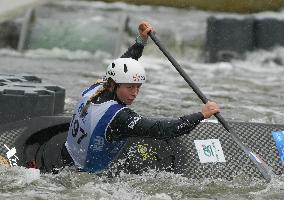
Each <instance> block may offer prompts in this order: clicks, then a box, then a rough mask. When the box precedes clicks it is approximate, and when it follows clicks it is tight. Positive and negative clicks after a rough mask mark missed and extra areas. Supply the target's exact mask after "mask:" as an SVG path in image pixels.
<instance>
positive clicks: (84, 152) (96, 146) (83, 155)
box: [65, 85, 126, 172]
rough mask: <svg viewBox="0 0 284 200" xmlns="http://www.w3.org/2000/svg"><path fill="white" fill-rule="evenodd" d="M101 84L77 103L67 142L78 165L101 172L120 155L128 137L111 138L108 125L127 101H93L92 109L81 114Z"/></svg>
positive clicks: (67, 146) (83, 168)
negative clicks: (107, 131)
mask: <svg viewBox="0 0 284 200" xmlns="http://www.w3.org/2000/svg"><path fill="white" fill-rule="evenodd" d="M100 87H101V85H98V87H96V88H93V89H92V90H90V91H88V92H87V93H85V94H84V97H83V98H82V100H81V101H80V102H79V103H78V104H77V105H76V107H75V110H74V114H73V117H72V120H71V122H70V127H69V131H68V137H67V142H66V144H65V145H66V148H67V150H68V152H69V154H70V156H71V157H72V159H73V161H74V162H75V164H76V166H77V167H79V168H81V169H82V170H84V171H88V172H101V171H103V170H105V169H106V168H107V167H108V166H109V164H110V163H111V162H112V161H113V160H114V159H115V158H116V157H117V155H118V154H119V152H120V150H121V149H122V147H123V146H124V144H125V142H126V140H121V141H112V142H109V141H107V139H106V129H107V127H108V125H109V124H110V123H111V121H112V119H113V118H114V117H115V115H116V114H117V113H118V112H119V111H120V110H121V109H123V108H125V106H124V105H122V104H119V103H118V102H117V101H114V100H111V101H107V102H105V103H101V104H93V103H91V104H90V107H89V108H88V111H87V113H86V114H84V116H83V117H80V114H81V110H82V108H83V107H84V105H85V104H86V102H87V100H88V99H89V96H90V95H91V94H92V93H94V92H96V90H97V89H99V88H100Z"/></svg>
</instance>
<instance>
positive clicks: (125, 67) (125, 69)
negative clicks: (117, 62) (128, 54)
mask: <svg viewBox="0 0 284 200" xmlns="http://www.w3.org/2000/svg"><path fill="white" fill-rule="evenodd" d="M127 71H128V69H127V66H126V64H124V73H126V72H127Z"/></svg>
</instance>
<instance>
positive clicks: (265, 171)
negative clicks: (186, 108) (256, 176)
mask: <svg viewBox="0 0 284 200" xmlns="http://www.w3.org/2000/svg"><path fill="white" fill-rule="evenodd" d="M149 36H150V37H151V39H152V40H153V41H154V43H155V44H156V45H157V46H158V47H159V49H160V50H161V51H162V52H163V54H164V55H165V56H166V57H167V58H168V60H169V61H170V62H171V63H172V65H173V66H174V67H175V68H176V70H177V71H178V72H179V74H180V75H181V76H182V77H183V78H184V80H185V81H186V82H187V83H188V85H189V86H190V87H191V88H192V90H193V91H194V92H195V93H196V94H197V96H198V97H199V98H200V99H201V101H202V102H203V103H204V104H206V103H207V102H208V99H207V98H206V96H205V95H204V94H203V93H202V92H201V91H200V90H199V88H198V87H197V86H196V85H195V83H194V82H193V81H192V80H191V79H190V78H189V76H188V75H187V74H186V73H185V71H184V70H183V69H182V68H181V67H180V65H179V64H178V63H177V61H176V60H175V59H174V58H173V57H172V56H171V54H170V53H169V52H168V51H167V49H166V48H165V47H164V46H163V45H162V43H161V42H160V41H159V40H158V38H157V37H156V36H155V33H149ZM214 115H215V117H216V118H217V119H218V121H219V122H220V123H221V124H222V125H223V127H224V128H225V129H226V130H227V131H228V133H229V134H230V135H231V137H232V138H233V140H234V141H235V142H236V143H237V144H238V145H239V147H240V148H241V149H242V150H243V151H244V152H245V154H246V155H247V156H248V157H249V158H250V160H251V161H252V162H253V163H254V164H255V166H256V167H257V168H258V169H259V171H260V173H261V174H262V175H263V177H264V178H265V180H266V181H267V182H270V180H271V174H270V169H269V167H268V165H267V164H266V163H265V162H264V161H263V160H262V159H261V158H260V157H259V156H258V155H257V154H255V153H254V152H253V151H252V150H251V149H250V148H248V147H247V146H246V145H245V144H243V143H242V141H241V140H240V138H239V137H238V136H237V135H236V134H235V133H234V131H233V130H232V129H231V128H230V126H229V125H228V123H227V122H226V120H225V119H224V118H223V117H222V116H221V114H220V113H216V114H214Z"/></svg>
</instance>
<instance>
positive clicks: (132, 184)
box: [0, 1, 284, 200]
mask: <svg viewBox="0 0 284 200" xmlns="http://www.w3.org/2000/svg"><path fill="white" fill-rule="evenodd" d="M62 5H64V6H62ZM50 7H51V8H52V9H50V8H49V9H47V8H46V7H45V8H41V12H39V13H38V15H39V19H38V22H36V25H35V27H34V30H33V33H32V37H31V43H30V49H29V50H27V51H25V52H23V53H19V52H17V51H15V50H11V49H0V72H1V73H7V74H19V73H20V74H22V73H29V74H33V75H37V76H39V77H41V78H42V79H43V80H44V81H47V82H51V83H53V84H55V85H60V86H62V87H64V88H65V89H66V101H65V102H66V105H65V113H64V114H65V115H70V113H71V112H72V109H73V106H74V104H75V102H76V101H77V100H78V99H79V95H80V92H81V91H82V90H83V89H84V88H85V87H87V86H88V85H90V84H91V83H93V82H94V81H95V80H96V79H97V78H100V77H101V76H102V75H103V74H104V71H105V68H106V66H107V65H108V63H109V62H110V61H111V60H112V59H113V58H114V57H115V56H114V54H113V53H114V52H113V49H114V46H116V45H117V40H121V41H120V42H121V43H120V45H119V46H120V47H121V48H120V49H121V52H120V53H123V51H125V50H126V48H127V47H128V45H129V44H130V43H131V42H133V40H134V37H135V33H136V27H137V25H138V22H139V21H141V20H144V19H146V20H148V21H150V22H151V23H152V24H153V25H154V27H155V28H156V31H157V35H158V36H159V37H160V38H161V41H162V42H163V43H164V44H165V45H166V46H167V47H168V49H169V51H170V52H171V53H172V55H173V56H174V57H175V58H176V59H177V60H178V61H179V63H180V64H181V66H182V67H183V68H184V70H185V71H186V73H187V74H188V75H189V76H190V77H191V78H192V79H193V81H195V83H196V84H197V85H198V86H199V87H200V89H201V91H203V92H204V94H205V95H206V96H207V97H208V98H209V99H212V100H214V101H216V102H218V103H219V104H220V106H221V109H222V115H223V116H224V117H225V118H226V119H228V120H230V121H244V122H261V123H269V124H284V87H283V85H284V79H283V76H284V66H283V65H282V64H281V61H283V60H284V48H283V47H276V48H274V49H272V50H270V51H264V50H259V51H255V52H250V53H247V54H246V55H245V58H244V59H243V60H232V61H231V62H222V63H215V64H210V63H206V62H205V61H204V60H205V58H204V55H205V53H204V50H203V49H204V40H205V33H206V18H207V17H208V16H209V15H215V14H216V13H209V12H203V11H197V10H178V9H173V8H163V7H159V8H157V7H149V6H130V5H126V4H121V3H119V4H104V3H101V2H96V3H86V2H83V3H77V2H75V1H71V2H64V3H63V4H60V6H50ZM58 10H59V11H60V12H59V11H58ZM124 14H127V15H128V16H130V21H129V29H130V30H128V33H126V32H125V33H122V34H121V33H120V28H119V27H120V26H122V23H121V21H120V20H118V19H119V18H120V19H125V15H124ZM218 14H220V13H218ZM266 14H267V13H263V15H266ZM283 14H284V13H283ZM259 15H260V16H261V15H262V14H259ZM277 15H282V13H281V12H280V13H277ZM106 21H107V22H109V23H108V24H107V25H106ZM74 22H77V23H74ZM58 24H60V26H61V27H62V29H64V31H65V32H64V31H63V32H62V31H61V30H57V31H55V30H56V28H55V30H52V28H50V29H51V30H50V31H47V29H46V27H48V26H49V25H54V26H56V25H58ZM98 24H99V26H102V27H103V30H102V31H101V32H100V31H95V30H94V29H92V27H96V26H98ZM92 25H94V26H92ZM86 27H89V29H84V28H86ZM68 30H69V31H70V32H68V34H67V35H68V36H66V37H64V38H61V39H60V38H59V36H60V35H61V36H62V34H63V33H65V34H66V31H68ZM74 32H75V33H76V34H74ZM87 32H88V33H93V34H97V35H96V36H97V37H99V36H100V37H102V38H101V40H100V41H94V43H91V42H90V41H89V39H90V38H91V39H93V38H92V37H91V35H92V34H87ZM79 33H80V34H82V35H83V36H80V37H79V39H78V38H76V37H75V36H78V34H79ZM63 35H64V34H63ZM48 36H53V39H52V40H51V39H48V38H49V37H48ZM103 36H105V37H107V38H104V37H103ZM58 38H59V39H58ZM91 39H90V40H91ZM72 42H73V44H72ZM54 44H58V45H57V46H58V47H59V48H53V46H55V45H54ZM75 44H76V45H77V46H80V47H81V48H80V49H79V50H78V49H74V47H76V45H75ZM92 44H96V45H92ZM103 44H105V45H106V46H103ZM64 45H65V46H64ZM112 45H113V46H112ZM99 47H102V48H99ZM116 48H117V47H116ZM279 61H280V62H279ZM141 62H142V63H143V64H144V65H145V67H146V72H147V76H148V80H147V83H146V84H144V85H143V86H142V88H141V91H140V94H139V96H138V97H137V99H136V102H135V103H134V105H133V106H132V108H133V109H134V110H136V111H137V112H138V113H140V114H142V115H145V116H149V117H154V116H155V117H179V116H181V115H183V114H188V113H191V112H196V111H199V110H200V107H201V101H200V100H199V99H198V98H197V96H196V95H195V94H194V93H193V91H192V90H191V89H190V88H189V86H188V85H187V84H186V83H185V81H184V80H183V79H182V78H181V77H180V75H179V74H178V73H177V72H176V71H175V69H174V68H173V67H172V66H171V64H170V63H169V62H168V61H167V59H166V58H165V57H164V56H163V55H162V53H161V52H160V51H159V50H158V49H157V47H156V46H155V45H154V44H153V42H151V41H149V44H148V45H147V47H146V49H145V51H144V55H143V56H142V58H141ZM0 180H1V183H0V191H1V193H0V199H151V200H154V199H155V200H157V199H164V200H168V199H200V200H201V199H202V200H204V199H267V200H268V199H284V177H283V176H280V177H279V176H278V177H274V178H273V180H272V181H271V183H269V184H266V183H264V182H263V181H261V180H254V181H252V180H246V179H244V180H234V181H230V182H228V181H223V180H210V179H209V180H207V179H206V180H192V179H188V178H186V177H184V176H182V175H177V174H171V173H165V172H159V173H157V172H153V171H151V172H147V173H145V174H143V175H139V176H138V175H126V174H121V176H120V177H117V178H113V179H109V178H106V177H99V176H97V175H94V174H86V173H73V172H72V171H71V170H68V169H66V170H64V171H63V172H61V173H59V174H58V175H50V174H39V173H38V171H36V170H31V169H30V170H28V169H23V168H10V169H6V168H0Z"/></svg>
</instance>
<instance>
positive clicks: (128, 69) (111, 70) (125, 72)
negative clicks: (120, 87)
mask: <svg viewBox="0 0 284 200" xmlns="http://www.w3.org/2000/svg"><path fill="white" fill-rule="evenodd" d="M108 78H112V79H113V80H114V82H116V83H144V82H145V81H146V74H145V70H144V67H143V66H142V65H141V64H140V63H139V62H138V61H137V60H134V59H132V58H118V59H116V60H114V61H113V62H112V63H111V64H110V65H109V66H108V67H107V71H106V79H108Z"/></svg>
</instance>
